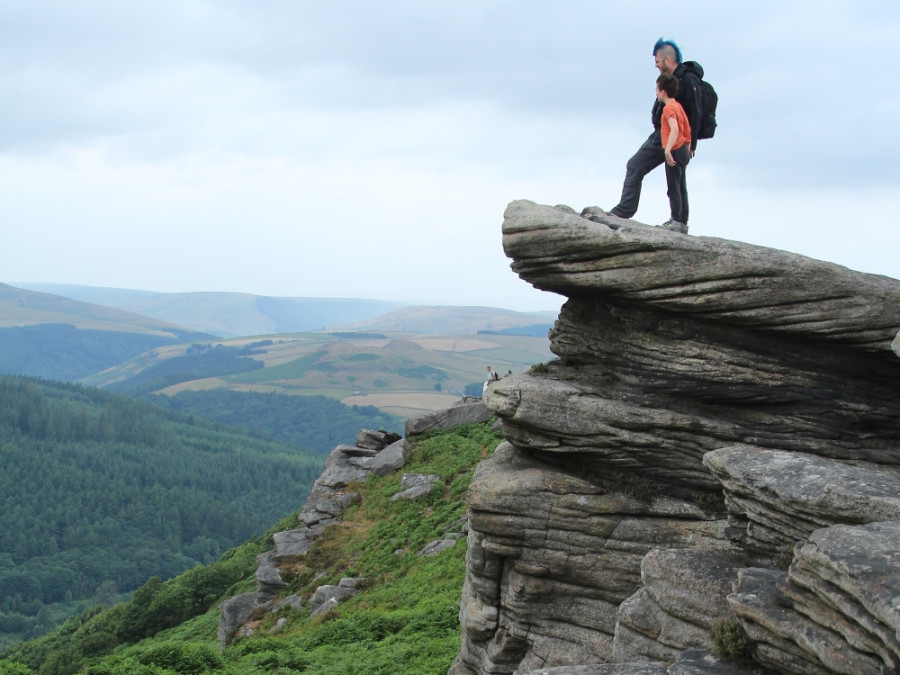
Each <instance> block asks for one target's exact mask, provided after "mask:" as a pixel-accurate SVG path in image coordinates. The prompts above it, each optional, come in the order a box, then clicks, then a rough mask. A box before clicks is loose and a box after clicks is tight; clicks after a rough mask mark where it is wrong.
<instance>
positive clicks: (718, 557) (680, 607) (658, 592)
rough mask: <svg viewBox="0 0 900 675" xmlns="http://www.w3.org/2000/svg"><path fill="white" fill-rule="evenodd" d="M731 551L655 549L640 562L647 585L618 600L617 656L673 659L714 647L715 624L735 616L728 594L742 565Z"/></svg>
mask: <svg viewBox="0 0 900 675" xmlns="http://www.w3.org/2000/svg"><path fill="white" fill-rule="evenodd" d="M744 564H745V561H744V556H743V555H741V554H739V553H736V552H730V551H704V550H698V549H672V550H667V549H656V550H653V551H651V552H650V553H648V554H647V555H646V556H644V559H643V560H642V561H641V581H642V583H643V587H642V588H641V589H640V590H639V591H637V592H636V593H635V594H634V595H633V596H631V597H630V598H628V599H627V600H626V601H625V602H623V603H622V604H621V605H619V611H618V614H617V616H616V629H615V637H614V640H613V656H614V658H615V660H616V661H622V662H627V661H635V660H660V661H666V662H671V661H674V660H675V659H676V658H678V656H679V654H680V653H681V652H682V651H684V650H687V649H704V650H707V651H711V650H712V649H713V648H714V644H713V640H712V628H713V625H714V624H715V623H716V622H717V621H720V620H723V619H725V618H727V617H729V616H730V615H731V610H730V609H729V607H728V603H727V601H726V599H725V598H726V596H727V595H728V593H730V592H731V588H732V584H733V583H734V582H735V581H736V580H737V575H738V571H739V570H740V569H741V568H743V567H744Z"/></svg>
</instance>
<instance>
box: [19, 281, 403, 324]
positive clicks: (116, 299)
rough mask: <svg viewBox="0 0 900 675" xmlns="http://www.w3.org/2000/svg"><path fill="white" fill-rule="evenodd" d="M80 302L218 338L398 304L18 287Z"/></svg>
mask: <svg viewBox="0 0 900 675" xmlns="http://www.w3.org/2000/svg"><path fill="white" fill-rule="evenodd" d="M22 286H23V287H25V288H29V289H33V290H39V291H44V292H46V293H54V294H56V295H60V296H64V297H68V298H74V299H77V300H81V301H84V302H91V303H96V304H98V305H106V306H108V307H114V308H117V309H120V310H126V311H129V312H135V313H137V314H141V315H144V316H148V317H153V318H155V319H158V320H160V321H165V322H170V323H174V324H180V325H183V326H189V327H190V328H191V329H192V330H195V331H201V332H204V333H210V334H212V335H216V336H219V337H243V336H249V335H272V334H277V333H297V332H303V331H314V330H322V329H324V328H325V327H327V326H331V325H333V324H338V323H346V322H351V321H359V320H364V319H369V318H372V317H375V316H378V315H379V314H383V313H385V312H388V311H390V310H393V309H396V308H398V307H400V306H401V305H400V304H399V303H395V302H384V301H381V300H363V299H351V298H281V297H271V296H265V295H252V294H250V293H224V292H198V293H157V292H153V291H138V290H127V289H120V288H96V287H93V286H76V285H69V284H37V283H33V284H22Z"/></svg>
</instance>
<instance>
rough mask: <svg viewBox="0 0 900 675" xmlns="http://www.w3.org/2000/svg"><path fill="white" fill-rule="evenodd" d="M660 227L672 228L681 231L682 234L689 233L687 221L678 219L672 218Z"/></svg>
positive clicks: (673, 230) (674, 230)
mask: <svg viewBox="0 0 900 675" xmlns="http://www.w3.org/2000/svg"><path fill="white" fill-rule="evenodd" d="M659 227H664V228H666V229H667V230H672V232H680V233H681V234H687V233H688V226H687V224H686V223H682V222H679V221H677V220H672V219H671V218H670V219H669V220H667V221H666V222H664V223H663V224H662V225H660V226H659Z"/></svg>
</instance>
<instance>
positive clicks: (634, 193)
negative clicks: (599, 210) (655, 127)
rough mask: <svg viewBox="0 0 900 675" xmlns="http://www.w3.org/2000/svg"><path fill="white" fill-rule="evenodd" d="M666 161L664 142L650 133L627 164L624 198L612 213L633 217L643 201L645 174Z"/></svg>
mask: <svg viewBox="0 0 900 675" xmlns="http://www.w3.org/2000/svg"><path fill="white" fill-rule="evenodd" d="M665 161H666V155H665V153H664V152H663V149H662V142H661V141H660V139H659V136H658V135H657V134H650V137H649V138H648V139H647V140H646V141H644V143H643V144H642V145H641V147H640V148H638V151H637V152H636V153H634V155H633V156H632V157H631V159H629V160H628V163H627V164H626V165H625V182H624V184H623V185H622V198H621V199H620V200H619V203H618V204H616V205H615V206H614V207H613V208H612V210H611V211H610V213H612V214H613V215H614V216H619V217H620V218H631V217H632V216H633V215H634V214H635V213H637V210H638V203H639V202H640V201H641V184H642V183H643V182H644V176H646V175H647V174H648V173H650V172H651V171H653V169H655V168H656V167H658V166H659V165H660V164H663V163H664V162H665Z"/></svg>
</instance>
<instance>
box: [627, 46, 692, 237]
mask: <svg viewBox="0 0 900 675" xmlns="http://www.w3.org/2000/svg"><path fill="white" fill-rule="evenodd" d="M653 59H654V61H655V63H656V68H657V70H659V72H660V74H661V75H673V76H674V77H675V78H676V79H677V80H678V94H677V95H676V96H675V100H676V101H678V102H679V103H680V104H681V107H682V108H684V112H685V114H686V115H687V119H688V122H689V123H690V127H691V147H690V153H691V154H690V156H691V157H693V156H694V153H695V152H696V151H697V133H698V131H699V129H700V123H701V118H702V116H703V106H702V99H701V90H700V80H701V79H703V68H701V67H700V64H699V63H696V62H694V61H689V62H688V63H683V62H682V59H681V50H680V49H679V48H678V45H677V44H675V42H674V41H673V40H665V39H663V38H660V39H659V40H657V41H656V44H655V45H653ZM663 108H665V105H664V104H663V103H662V102H660V101H659V100H658V99H657V100H655V101H654V103H653V109H652V111H651V113H650V116H651V120H652V122H653V133H652V134H650V136H649V137H648V138H647V140H646V141H644V143H643V144H642V145H641V147H640V148H638V151H637V152H636V153H634V155H633V156H632V157H631V159H629V160H628V163H627V164H626V165H625V182H624V184H623V185H622V198H621V199H620V200H619V203H618V204H616V206H614V207H613V208H612V209H611V210H610V213H611V214H612V215H614V216H618V217H619V218H631V217H632V216H633V215H634V214H635V213H637V210H638V203H639V202H640V200H641V184H642V183H643V181H644V176H646V175H647V174H648V173H650V172H651V171H653V169H655V168H656V167H658V166H660V165H662V164H663V162H665V161H666V155H665V152H664V151H663V145H662V134H661V127H662V113H663ZM685 189H686V188H685ZM687 219H688V205H687V202H686V200H685V203H684V204H683V206H682V221H681V222H674V221H671V220H670V221H669V222H667V223H666V224H665V225H663V227H666V228H667V229H672V230H675V231H677V232H681V233H682V234H687Z"/></svg>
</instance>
